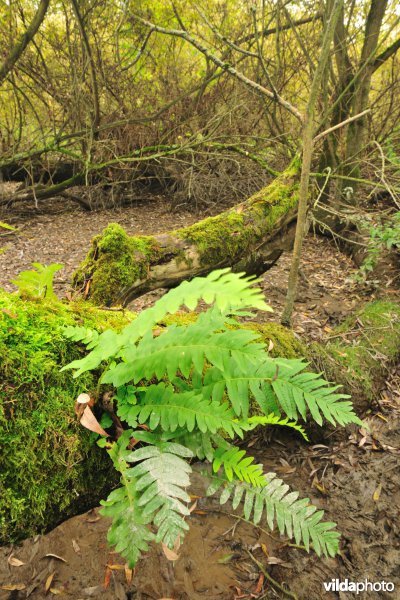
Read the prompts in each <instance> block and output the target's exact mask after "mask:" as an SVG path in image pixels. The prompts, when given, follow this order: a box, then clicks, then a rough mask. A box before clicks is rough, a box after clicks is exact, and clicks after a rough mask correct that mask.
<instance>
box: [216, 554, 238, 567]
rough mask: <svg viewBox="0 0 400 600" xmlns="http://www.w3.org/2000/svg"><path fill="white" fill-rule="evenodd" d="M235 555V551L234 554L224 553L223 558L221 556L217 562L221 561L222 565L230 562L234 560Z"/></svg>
mask: <svg viewBox="0 0 400 600" xmlns="http://www.w3.org/2000/svg"><path fill="white" fill-rule="evenodd" d="M234 556H235V555H234V554H233V553H232V554H224V556H221V558H219V559H218V560H217V563H219V564H220V565H226V564H227V563H228V562H230V561H231V560H232V558H233V557H234Z"/></svg>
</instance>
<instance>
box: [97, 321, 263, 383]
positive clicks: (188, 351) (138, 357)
mask: <svg viewBox="0 0 400 600" xmlns="http://www.w3.org/2000/svg"><path fill="white" fill-rule="evenodd" d="M212 312H213V311H211V313H212ZM219 317H220V318H218V319H215V318H214V319H213V317H212V314H211V315H210V313H209V312H207V313H202V314H201V315H200V316H199V318H198V319H197V321H196V322H195V323H193V324H191V325H188V326H177V325H172V326H170V327H168V329H166V330H165V331H163V332H162V333H161V334H160V335H159V336H157V337H153V334H152V332H151V331H148V332H147V333H146V334H145V335H144V336H143V337H142V339H141V340H140V341H139V342H138V343H137V345H133V346H131V347H129V348H127V349H126V350H123V351H122V352H121V357H122V358H123V362H120V363H119V364H117V365H116V366H114V367H112V368H110V369H109V370H108V371H107V372H106V373H105V375H104V376H103V378H102V382H103V383H111V384H112V385H114V387H120V386H121V385H124V384H126V383H127V382H130V381H132V382H134V383H137V382H138V381H140V380H141V379H143V377H145V378H146V379H148V380H149V379H151V378H152V377H154V376H155V377H157V378H158V379H162V378H163V377H164V376H165V375H167V376H168V378H169V379H170V380H172V379H173V378H174V377H176V375H177V373H178V371H180V372H181V373H182V374H183V376H184V377H186V378H187V377H189V375H190V373H191V371H192V369H193V368H194V369H195V370H196V371H197V372H198V373H202V372H203V370H204V367H205V364H206V361H207V363H208V364H211V365H215V366H217V367H219V368H223V365H224V364H225V363H226V362H229V361H230V360H231V359H232V358H234V359H235V360H236V361H239V362H241V363H242V364H247V363H249V362H250V363H254V362H255V361H256V360H257V359H258V360H260V358H262V357H263V355H264V347H265V344H263V343H260V342H258V341H257V340H258V337H259V336H258V335H257V334H256V333H255V332H253V331H249V330H245V329H238V330H236V331H231V330H228V331H217V332H216V329H222V328H223V327H224V319H223V317H222V318H221V315H219Z"/></svg>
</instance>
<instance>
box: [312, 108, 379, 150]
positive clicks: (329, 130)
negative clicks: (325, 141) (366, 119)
mask: <svg viewBox="0 0 400 600" xmlns="http://www.w3.org/2000/svg"><path fill="white" fill-rule="evenodd" d="M369 112H371V109H370V108H367V109H366V110H363V112H360V113H358V115H354V116H353V117H349V118H348V119H346V120H345V121H341V122H340V123H338V124H337V125H333V126H332V127H329V129H325V131H322V132H321V133H319V134H318V135H317V136H315V138H314V140H313V143H314V144H316V143H317V142H318V141H319V140H320V139H321V138H323V137H325V136H326V135H329V134H330V133H332V132H333V131H336V129H340V128H341V127H344V126H345V125H348V124H349V123H351V122H352V121H356V120H357V119H360V118H361V117H363V116H364V115H366V114H368V113H369Z"/></svg>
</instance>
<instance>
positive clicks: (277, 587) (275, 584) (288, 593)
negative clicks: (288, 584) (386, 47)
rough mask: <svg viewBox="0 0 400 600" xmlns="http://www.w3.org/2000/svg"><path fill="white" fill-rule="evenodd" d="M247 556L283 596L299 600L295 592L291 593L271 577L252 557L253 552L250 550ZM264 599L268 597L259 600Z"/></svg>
mask: <svg viewBox="0 0 400 600" xmlns="http://www.w3.org/2000/svg"><path fill="white" fill-rule="evenodd" d="M246 552H247V554H248V555H249V556H250V558H251V560H252V561H253V562H254V563H255V564H256V565H257V567H258V568H259V569H260V571H261V573H262V574H263V575H264V577H265V579H267V580H268V581H269V582H270V584H271V585H273V586H274V587H275V588H276V589H278V590H279V591H280V592H282V593H283V594H285V595H286V596H288V597H289V598H293V599H294V600H298V597H297V594H295V593H294V592H291V591H290V590H286V589H285V588H284V587H283V586H282V585H281V584H280V583H279V582H278V581H276V579H274V578H273V577H271V575H270V574H269V573H268V571H267V570H266V569H265V568H264V566H263V565H262V564H261V563H260V562H259V561H258V560H257V559H256V558H255V557H254V556H253V555H252V553H251V552H249V551H248V550H246ZM262 598H267V596H266V595H264V596H261V597H260V599H259V600H262Z"/></svg>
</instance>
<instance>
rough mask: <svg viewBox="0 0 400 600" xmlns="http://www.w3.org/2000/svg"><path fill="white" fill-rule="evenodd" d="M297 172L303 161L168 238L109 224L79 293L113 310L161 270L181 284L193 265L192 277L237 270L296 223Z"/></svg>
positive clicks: (78, 276) (79, 280)
mask: <svg viewBox="0 0 400 600" xmlns="http://www.w3.org/2000/svg"><path fill="white" fill-rule="evenodd" d="M298 170H299V162H298V160H297V161H293V164H292V165H291V166H290V167H289V169H288V170H287V171H285V173H283V174H282V175H281V176H280V177H278V178H277V179H276V180H275V181H273V182H272V183H271V184H270V185H268V186H267V187H265V188H263V189H262V190H260V191H259V192H258V193H256V194H255V195H254V196H252V197H251V198H249V199H248V200H247V201H245V202H243V203H242V204H239V205H237V206H235V207H233V208H232V209H230V210H228V211H225V212H223V213H221V214H219V215H217V216H215V217H209V218H207V219H203V220H202V221H199V222H198V223H195V224H194V225H191V226H189V227H184V228H181V229H177V230H174V231H170V232H168V233H166V234H161V235H155V236H133V237H130V236H129V235H128V234H127V233H126V232H125V230H124V229H123V228H122V227H121V226H120V225H118V224H116V223H112V224H110V225H109V226H108V227H107V228H106V229H105V230H104V231H103V233H102V234H100V235H98V236H96V237H95V238H93V240H92V245H91V248H90V250H89V253H88V255H87V257H86V259H85V260H84V261H83V263H82V264H81V265H80V267H79V268H78V270H77V271H76V273H75V275H74V278H73V286H74V288H75V289H78V290H80V291H82V292H84V293H85V294H86V295H89V297H90V299H91V300H92V301H93V302H94V303H95V304H97V305H101V304H105V305H110V304H112V303H116V302H117V301H118V299H119V298H120V296H121V295H123V292H124V290H125V289H129V287H130V286H134V285H135V284H137V283H138V282H141V281H144V280H146V279H147V278H149V277H151V272H152V269H153V268H155V267H158V266H160V265H167V264H168V263H171V264H172V263H173V267H172V268H171V270H172V271H173V272H174V276H175V275H176V277H177V279H179V272H180V271H182V270H185V269H187V268H189V269H190V268H191V267H192V266H193V262H195V263H196V264H195V272H194V273H193V274H197V273H198V272H202V271H207V270H212V269H213V268H215V267H216V266H218V265H224V266H228V265H229V266H233V265H235V264H236V263H237V262H238V261H239V260H240V259H241V258H242V257H246V256H249V255H251V254H252V252H253V251H254V249H255V248H256V247H258V246H260V244H261V245H262V243H263V241H265V240H266V239H268V235H269V234H271V235H272V234H277V233H279V227H280V226H281V225H283V224H284V223H285V218H286V219H287V218H288V216H289V217H290V218H289V220H290V219H292V220H293V219H294V218H295V208H296V205H297V202H298V183H297V178H296V176H297V174H298ZM189 249H190V251H189ZM181 264H182V267H183V269H181V268H180V266H181ZM203 267H204V268H203ZM175 271H176V273H175ZM155 277H156V276H155ZM88 282H89V289H88V288H87V287H86V286H87V283H88ZM153 287H157V286H156V285H155V286H153Z"/></svg>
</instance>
